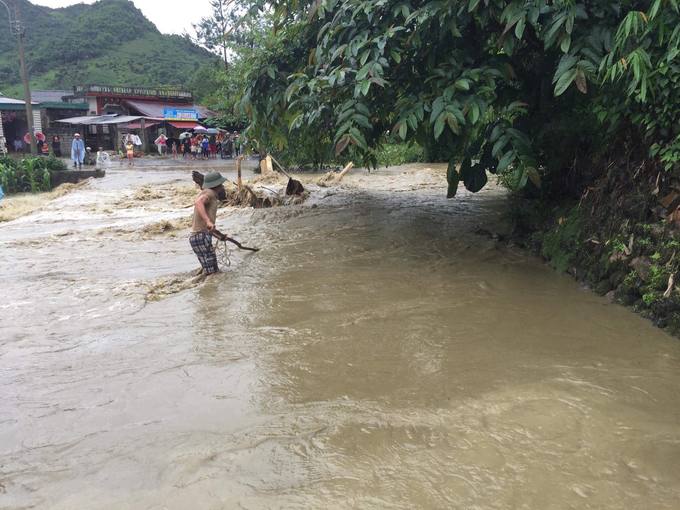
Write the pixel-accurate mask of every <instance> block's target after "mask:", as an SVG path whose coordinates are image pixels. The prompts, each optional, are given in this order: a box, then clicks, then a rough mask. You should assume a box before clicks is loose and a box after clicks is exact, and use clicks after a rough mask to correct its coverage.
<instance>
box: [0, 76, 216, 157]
mask: <svg viewBox="0 0 680 510" xmlns="http://www.w3.org/2000/svg"><path fill="white" fill-rule="evenodd" d="M31 95H32V101H31V104H32V105H33V117H34V119H33V126H34V131H35V132H36V133H42V134H44V135H45V137H46V138H47V139H48V141H49V140H51V139H52V137H54V136H55V135H57V136H59V137H60V139H61V148H62V152H63V153H67V152H68V149H69V148H70V146H71V140H72V138H73V134H74V133H75V132H80V134H81V136H82V137H83V139H84V140H85V144H86V146H88V147H92V148H93V150H97V148H98V147H103V148H104V149H105V150H118V148H119V147H120V146H121V140H122V138H123V137H124V136H125V135H126V134H128V133H134V134H136V135H138V136H139V137H140V139H141V140H142V142H143V147H142V150H144V151H149V150H151V149H152V147H151V145H152V144H153V141H154V140H155V139H156V138H157V137H158V135H159V134H160V133H163V134H165V135H166V136H172V137H177V136H179V134H180V133H181V132H183V131H187V130H192V129H194V128H196V127H198V126H200V125H201V124H200V122H201V121H203V120H205V119H207V118H209V117H211V116H213V113H212V112H211V111H210V110H208V109H207V108H205V107H202V106H200V105H197V104H195V103H194V100H193V95H192V94H191V92H189V91H185V90H181V89H175V88H149V87H116V86H105V85H85V86H77V87H74V88H73V90H70V91H69V90H35V91H33V92H32V94H31ZM0 113H1V115H2V122H1V123H0V136H4V137H5V138H6V140H7V146H8V148H9V149H10V150H11V149H12V147H13V141H14V140H15V139H22V140H23V138H24V136H25V135H26V133H27V132H28V127H27V122H26V111H25V102H24V101H22V100H20V99H12V98H7V97H4V96H1V95H0Z"/></svg>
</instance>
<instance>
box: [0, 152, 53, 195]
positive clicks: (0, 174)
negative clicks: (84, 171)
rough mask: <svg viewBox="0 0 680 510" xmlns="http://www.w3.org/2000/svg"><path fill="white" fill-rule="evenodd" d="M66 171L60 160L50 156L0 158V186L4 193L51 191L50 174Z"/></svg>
mask: <svg viewBox="0 0 680 510" xmlns="http://www.w3.org/2000/svg"><path fill="white" fill-rule="evenodd" d="M63 170H66V165H65V164H64V162H63V161H61V160H60V159H57V158H55V157H54V156H50V157H47V158H44V157H25V158H21V159H14V158H11V157H8V156H4V157H0V185H1V186H2V189H3V190H4V192H5V193H7V194H11V193H28V192H30V193H38V192H41V191H50V190H51V189H52V177H51V173H52V172H58V171H63Z"/></svg>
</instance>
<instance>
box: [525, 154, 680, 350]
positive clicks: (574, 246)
mask: <svg viewBox="0 0 680 510" xmlns="http://www.w3.org/2000/svg"><path fill="white" fill-rule="evenodd" d="M679 205H680V182H679V181H678V178H677V176H673V175H672V174H668V173H666V172H661V171H658V170H656V169H653V168H649V167H646V166H645V165H641V166H639V167H638V168H637V169H629V168H626V169H625V170H624V169H622V168H618V167H616V166H614V165H612V166H611V167H610V168H609V171H608V172H607V173H606V175H604V176H602V177H601V178H599V179H598V180H597V181H595V182H593V183H592V185H591V186H587V187H584V191H583V193H582V196H581V198H580V200H570V201H569V200H568V201H563V202H562V203H560V204H559V205H557V206H555V205H553V206H552V207H548V206H547V205H546V202H543V201H542V200H540V199H534V200H529V199H526V198H518V199H517V200H516V201H515V205H514V209H513V210H514V214H513V216H514V221H515V234H516V239H517V240H519V242H520V243H521V244H522V245H523V246H525V247H528V248H529V249H531V250H532V251H534V252H535V253H537V254H539V255H541V256H542V257H543V258H545V259H546V260H547V261H548V262H549V264H550V265H552V266H553V267H554V268H555V269H557V270H558V271H560V272H568V273H569V274H571V275H572V276H574V277H575V278H577V279H578V280H579V281H581V282H583V283H585V284H587V285H588V286H589V287H590V288H591V289H592V290H593V291H595V292H596V293H598V294H600V295H603V296H606V297H607V298H608V299H609V300H610V301H612V302H616V303H619V304H622V305H625V306H629V307H631V308H633V309H634V310H635V311H636V312H638V313H640V314H641V315H642V316H643V317H646V318H648V319H650V320H651V321H652V322H653V323H654V324H655V325H656V326H658V327H660V328H663V329H666V330H668V332H669V333H671V334H673V335H675V336H678V337H680V289H679V288H678V285H676V282H678V283H680V233H679V230H678V227H679V226H680V224H679V223H678V220H680V212H679V211H680V209H678V206H679Z"/></svg>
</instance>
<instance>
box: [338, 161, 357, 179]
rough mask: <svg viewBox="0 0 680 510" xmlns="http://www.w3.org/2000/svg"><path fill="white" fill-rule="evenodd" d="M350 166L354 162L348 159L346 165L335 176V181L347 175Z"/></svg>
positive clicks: (351, 166) (352, 166) (352, 165)
mask: <svg viewBox="0 0 680 510" xmlns="http://www.w3.org/2000/svg"><path fill="white" fill-rule="evenodd" d="M352 168H354V163H352V162H351V161H350V162H349V163H347V166H346V167H345V168H343V169H342V172H340V173H339V174H338V175H337V177H336V178H335V182H340V181H341V180H342V179H343V177H345V175H347V173H348V172H349V171H350V170H351V169H352Z"/></svg>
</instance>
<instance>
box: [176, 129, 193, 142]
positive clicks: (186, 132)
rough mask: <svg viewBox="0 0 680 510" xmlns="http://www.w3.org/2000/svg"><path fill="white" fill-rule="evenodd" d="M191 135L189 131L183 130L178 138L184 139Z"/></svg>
mask: <svg viewBox="0 0 680 510" xmlns="http://www.w3.org/2000/svg"><path fill="white" fill-rule="evenodd" d="M191 136H192V135H191V133H189V132H188V131H185V132H184V133H180V135H179V139H180V140H184V139H185V138H191Z"/></svg>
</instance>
